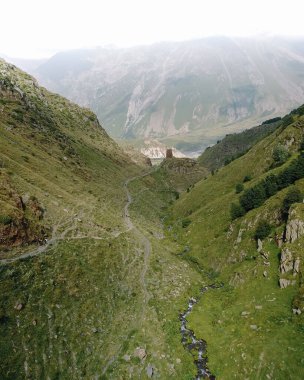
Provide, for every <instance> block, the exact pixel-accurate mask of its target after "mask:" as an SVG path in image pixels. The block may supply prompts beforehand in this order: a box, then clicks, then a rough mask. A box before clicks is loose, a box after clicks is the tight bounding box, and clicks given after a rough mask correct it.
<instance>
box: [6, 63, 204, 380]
mask: <svg viewBox="0 0 304 380" xmlns="http://www.w3.org/2000/svg"><path fill="white" fill-rule="evenodd" d="M140 161H141V159H140V160H138V162H140ZM150 171H151V168H150V167H149V166H144V165H142V166H138V165H135V164H134V163H133V161H132V159H131V158H130V157H129V156H128V155H126V154H125V153H124V152H123V151H122V150H121V148H119V146H118V145H117V144H116V143H115V142H114V141H113V140H112V139H111V138H109V136H108V135H107V133H106V132H105V130H104V129H103V128H102V127H101V126H100V124H99V123H98V121H97V118H96V116H95V115H94V114H93V113H92V112H91V111H90V110H88V109H84V108H80V107H79V106H77V105H76V104H73V103H71V102H70V101H68V100H66V99H64V98H62V97H60V96H58V95H55V94H52V93H50V92H48V91H46V90H45V89H43V88H41V87H39V86H38V85H37V83H36V81H35V80H34V79H33V78H32V77H30V76H29V75H27V74H26V73H24V72H22V71H20V70H19V69H17V68H16V67H15V66H12V65H10V64H7V63H6V62H4V61H2V60H1V61H0V206H1V207H0V282H1V295H0V336H1V339H0V357H1V361H0V378H1V379H25V378H34V379H42V378H50V379H55V378H60V379H91V378H107V379H118V378H129V377H131V378H143V379H145V378H149V376H148V374H149V373H150V372H151V371H152V372H153V373H154V374H155V376H158V377H160V378H171V377H175V378H183V377H188V378H191V377H193V376H194V374H195V366H194V363H193V358H192V356H191V355H190V354H189V353H187V352H186V351H185V350H184V348H183V346H182V345H181V343H180V333H179V327H180V322H179V319H178V315H179V310H180V309H181V308H183V307H184V305H185V303H186V301H187V298H188V296H189V294H190V292H191V288H192V287H195V288H197V287H198V286H199V284H200V282H201V276H200V275H199V273H197V272H196V271H195V270H194V269H193V268H192V266H191V265H190V264H189V263H185V262H183V261H181V260H180V259H179V258H177V257H175V256H174V255H172V252H173V250H174V245H172V244H171V243H170V242H166V243H164V239H163V227H162V220H163V218H164V213H165V210H166V207H167V205H168V204H169V203H170V202H172V201H173V200H174V199H175V197H176V192H175V189H174V184H170V183H168V182H167V180H166V177H165V175H164V173H161V172H159V171H152V172H151V173H150V174H149V172H150ZM181 181H182V178H180V179H179V182H180V183H181ZM180 183H179V185H180ZM186 185H187V186H188V185H189V184H188V183H187V184H186ZM184 188H185V187H184ZM164 358H165V360H164Z"/></svg>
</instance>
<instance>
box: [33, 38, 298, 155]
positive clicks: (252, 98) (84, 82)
mask: <svg viewBox="0 0 304 380" xmlns="http://www.w3.org/2000/svg"><path fill="white" fill-rule="evenodd" d="M303 46H304V39H300V38H299V39H296V38H279V37H276V38H274V37H273V38H270V37H269V38H228V37H213V38H204V39H199V40H192V41H186V42H167V43H159V44H154V45H150V46H139V47H133V48H128V49H105V48H96V49H84V50H73V51H66V52H62V53H58V54H56V55H55V56H53V57H52V58H50V59H49V60H47V61H46V62H45V63H43V64H42V65H40V66H39V67H38V68H37V69H36V70H34V74H35V75H36V76H37V77H38V79H39V80H40V82H41V83H42V84H43V85H45V86H46V87H47V88H49V89H50V90H52V91H56V92H58V93H60V94H62V95H64V96H66V97H68V98H69V99H71V100H73V101H75V102H77V103H78V104H80V105H84V106H88V107H90V108H91V109H92V110H94V112H96V113H97V115H98V117H99V119H100V120H101V121H102V123H103V125H104V126H105V128H106V129H107V131H108V132H109V133H110V134H111V135H112V136H113V137H115V138H123V139H129V138H136V139H147V138H157V139H165V140H164V141H165V142H166V141H167V138H168V137H169V138H170V142H171V143H172V144H173V145H176V146H178V147H179V148H181V149H182V150H184V151H187V150H191V149H192V150H195V149H197V150H200V149H202V140H203V141H204V143H205V144H206V142H208V143H209V142H210V141H214V140H215V139H216V138H218V137H220V136H223V135H225V134H226V133H231V132H233V131H236V130H241V129H244V128H246V127H249V126H253V125H254V124H257V123H259V122H261V121H263V120H265V119H267V118H271V117H274V116H278V115H282V114H284V113H286V112H289V111H290V110H291V109H292V108H294V107H296V106H298V105H299V104H301V103H303V99H304V48H303ZM181 137H182V140H183V142H182V143H181V141H180V140H181ZM198 140H200V141H199V143H198V144H195V143H196V142H198ZM185 141H188V143H189V144H185Z"/></svg>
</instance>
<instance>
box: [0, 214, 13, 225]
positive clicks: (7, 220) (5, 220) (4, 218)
mask: <svg viewBox="0 0 304 380" xmlns="http://www.w3.org/2000/svg"><path fill="white" fill-rule="evenodd" d="M12 221H13V219H12V217H10V216H8V215H0V223H1V224H4V225H5V226H6V225H8V224H11V223H12Z"/></svg>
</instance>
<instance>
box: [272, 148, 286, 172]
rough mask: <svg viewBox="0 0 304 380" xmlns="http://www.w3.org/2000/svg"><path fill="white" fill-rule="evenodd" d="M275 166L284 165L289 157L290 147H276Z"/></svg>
mask: <svg viewBox="0 0 304 380" xmlns="http://www.w3.org/2000/svg"><path fill="white" fill-rule="evenodd" d="M272 157H273V161H274V165H273V166H274V167H276V166H281V165H283V164H284V163H285V162H286V161H287V160H288V157H289V153H288V149H287V148H285V147H284V146H282V145H278V146H276V147H275V148H274V150H273V153H272Z"/></svg>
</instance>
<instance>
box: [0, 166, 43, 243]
mask: <svg viewBox="0 0 304 380" xmlns="http://www.w3.org/2000/svg"><path fill="white" fill-rule="evenodd" d="M0 195H1V199H2V200H3V202H4V204H5V205H6V206H5V207H2V209H1V210H0V248H2V249H7V248H10V247H12V246H15V247H16V246H21V245H25V244H29V243H43V242H44V239H45V238H46V237H47V233H46V228H45V227H44V226H43V224H42V222H41V221H42V219H43V214H44V210H43V208H42V207H41V206H40V204H39V202H38V200H37V199H36V198H35V197H33V196H29V197H21V196H20V195H19V193H18V192H17V191H16V189H15V187H14V185H13V183H12V182H11V180H10V179H9V177H8V176H7V175H6V174H5V173H4V172H2V173H1V171H0Z"/></svg>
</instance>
